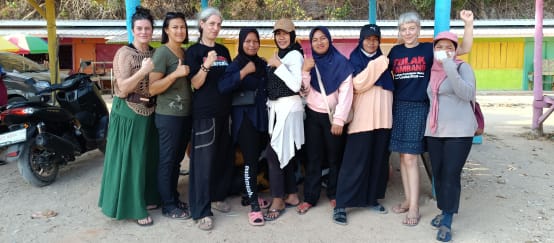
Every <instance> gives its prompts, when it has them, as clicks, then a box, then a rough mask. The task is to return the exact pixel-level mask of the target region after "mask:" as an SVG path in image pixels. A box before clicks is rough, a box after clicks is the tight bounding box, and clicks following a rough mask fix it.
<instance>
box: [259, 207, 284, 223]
mask: <svg viewBox="0 0 554 243" xmlns="http://www.w3.org/2000/svg"><path fill="white" fill-rule="evenodd" d="M285 209H286V208H281V209H278V208H271V209H269V210H267V213H266V214H265V215H264V220H265V221H274V220H277V219H278V218H279V217H281V215H283V214H284V213H285ZM270 214H273V217H270V216H269V215H270Z"/></svg>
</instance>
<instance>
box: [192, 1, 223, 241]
mask: <svg viewBox="0 0 554 243" xmlns="http://www.w3.org/2000/svg"><path fill="white" fill-rule="evenodd" d="M222 20H223V18H222V17H221V13H220V12H219V10H217V9H214V8H206V9H204V10H203V11H202V12H201V13H200V15H199V23H198V26H199V31H200V37H199V38H198V43H196V44H194V45H192V46H190V47H189V49H188V50H187V59H186V61H185V64H186V65H188V66H189V67H190V73H189V79H190V80H191V83H192V87H193V89H194V91H193V95H192V117H193V120H192V152H191V158H190V179H189V181H190V184H189V203H190V210H191V214H192V218H193V219H194V220H198V227H199V228H200V229H202V230H211V229H212V228H213V220H212V216H213V213H212V211H211V208H212V207H213V208H214V209H216V210H218V211H221V212H225V213H226V212H229V211H230V210H231V208H230V206H229V204H227V203H226V202H225V201H224V200H225V197H227V194H228V192H229V186H230V185H231V183H230V181H231V176H232V170H233V161H232V159H231V156H232V154H231V149H230V144H231V137H230V132H229V112H230V108H231V95H230V94H221V93H220V92H219V90H218V87H217V85H218V82H219V80H220V79H221V78H223V74H224V73H225V69H226V68H227V66H228V65H229V63H230V60H231V57H230V55H229V50H227V48H226V47H225V46H223V45H221V44H218V43H216V42H215V41H216V38H217V35H218V34H219V31H220V30H221V21H222ZM210 202H213V203H212V204H211V206H210Z"/></svg>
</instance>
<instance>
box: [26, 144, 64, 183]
mask: <svg viewBox="0 0 554 243" xmlns="http://www.w3.org/2000/svg"><path fill="white" fill-rule="evenodd" d="M42 153H46V151H45V150H43V149H40V148H39V147H38V146H37V145H36V144H35V138H34V137H33V138H31V139H29V141H27V144H26V146H25V147H24V148H23V151H22V152H21V155H20V156H19V160H18V163H17V167H18V168H19V173H21V175H22V176H23V179H24V180H25V181H27V182H28V183H30V184H31V185H33V186H36V187H42V186H47V185H50V184H52V182H54V181H55V180H56V177H57V176H58V169H59V164H58V163H57V162H56V161H48V162H47V163H41V161H40V160H41V159H44V158H45V157H41V156H40V155H41V154H42ZM46 158H48V157H46Z"/></svg>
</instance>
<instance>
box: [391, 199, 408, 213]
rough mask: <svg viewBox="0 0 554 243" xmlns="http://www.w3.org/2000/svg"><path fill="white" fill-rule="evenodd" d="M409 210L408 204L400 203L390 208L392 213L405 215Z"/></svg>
mask: <svg viewBox="0 0 554 243" xmlns="http://www.w3.org/2000/svg"><path fill="white" fill-rule="evenodd" d="M409 210H410V206H408V202H402V203H399V204H398V205H396V206H394V207H392V212H394V213H405V212H408V211H409Z"/></svg>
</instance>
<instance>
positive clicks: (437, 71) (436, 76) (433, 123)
mask: <svg viewBox="0 0 554 243" xmlns="http://www.w3.org/2000/svg"><path fill="white" fill-rule="evenodd" d="M439 40H450V41H452V43H454V47H455V48H457V47H458V37H457V36H456V34H454V33H452V32H449V31H443V32H441V33H439V34H438V35H437V36H436V37H435V39H434V40H433V46H434V45H436V44H437V42H438V41H439ZM452 58H453V59H454V62H455V63H456V65H457V66H458V65H461V63H463V61H462V60H460V59H458V57H457V56H456V55H454V57H452ZM445 79H446V72H445V71H444V67H443V65H442V63H439V62H438V61H436V60H434V61H433V66H431V79H430V82H429V86H430V87H431V92H432V94H433V100H432V101H431V110H430V111H429V127H430V128H431V133H433V134H434V133H435V132H436V131H437V127H438V123H437V120H438V114H439V97H438V95H439V88H440V86H441V84H442V82H443V81H444V80H445Z"/></svg>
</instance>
